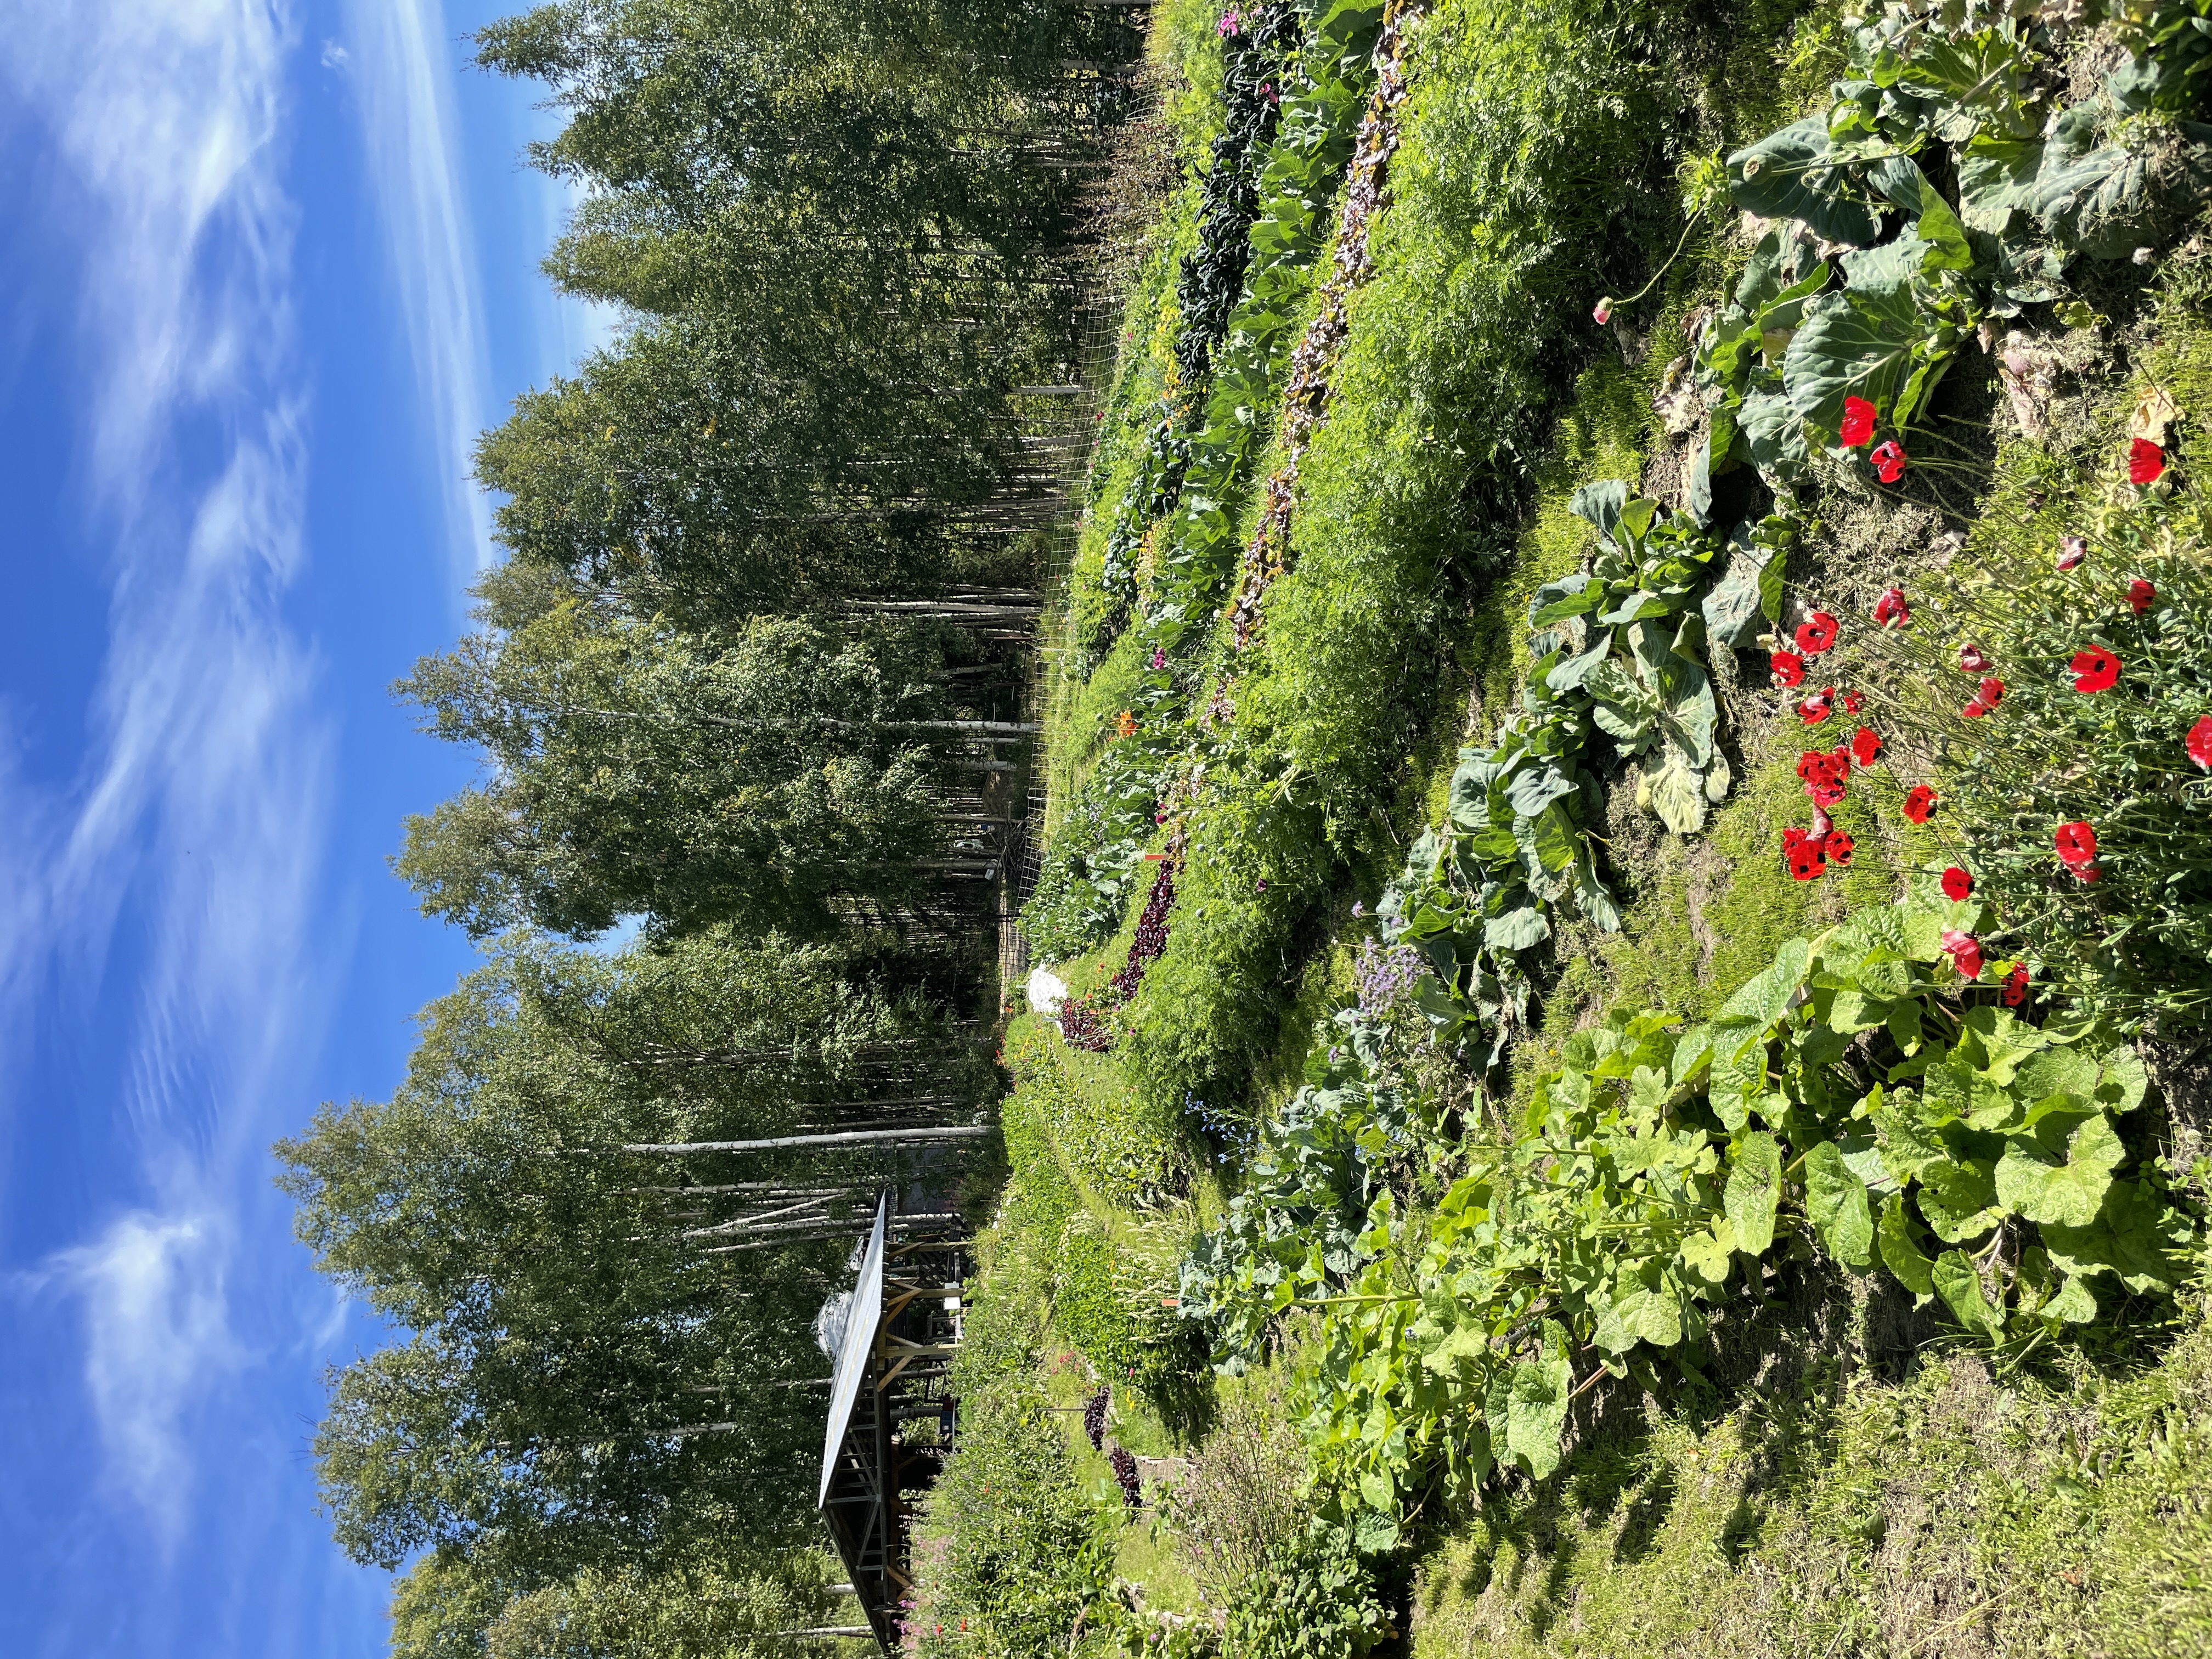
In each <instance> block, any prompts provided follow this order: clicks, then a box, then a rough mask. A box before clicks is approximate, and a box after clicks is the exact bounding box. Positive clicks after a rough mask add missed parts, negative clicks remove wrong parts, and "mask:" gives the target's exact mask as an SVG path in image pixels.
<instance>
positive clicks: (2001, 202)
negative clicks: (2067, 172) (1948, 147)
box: [1959, 133, 2043, 235]
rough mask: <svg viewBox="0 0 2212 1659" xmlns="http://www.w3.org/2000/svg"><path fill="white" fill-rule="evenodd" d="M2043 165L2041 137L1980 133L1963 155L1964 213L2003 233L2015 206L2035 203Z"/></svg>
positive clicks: (1973, 222) (1977, 223)
mask: <svg viewBox="0 0 2212 1659" xmlns="http://www.w3.org/2000/svg"><path fill="white" fill-rule="evenodd" d="M2042 165H2043V141H2042V140H2041V139H2039V138H2000V137H1996V136H1994V135H1992V134H1990V133H1976V134H1975V135H1974V137H1972V138H1971V139H1969V140H1968V141H1967V143H1966V149H1965V150H1964V151H1963V152H1962V153H1961V154H1960V157H1959V210H1960V216H1961V217H1962V218H1964V219H1965V221H1966V223H1967V224H1969V225H1971V226H1972V228H1974V229H1976V230H1981V231H1987V232H1989V233H1990V234H1991V235H2001V234H2003V232H2004V229H2005V226H2006V224H2007V222H2008V221H2009V220H2010V219H2011V217H2012V211H2013V210H2014V209H2015V208H2029V207H2033V205H2034V202H2035V178H2036V174H2037V173H2038V172H2039V170H2040V169H2041V167H2042Z"/></svg>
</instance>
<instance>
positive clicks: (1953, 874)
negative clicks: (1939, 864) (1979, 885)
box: [1943, 864, 1974, 904]
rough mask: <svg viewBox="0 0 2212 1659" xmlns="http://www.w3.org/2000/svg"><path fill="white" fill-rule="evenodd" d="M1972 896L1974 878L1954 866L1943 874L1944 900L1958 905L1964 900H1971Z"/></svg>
mask: <svg viewBox="0 0 2212 1659" xmlns="http://www.w3.org/2000/svg"><path fill="white" fill-rule="evenodd" d="M1943 896H1944V897H1945V898H1947V899H1948V900H1950V901H1951V902H1952V903H1954V904H1958V903H1960V902H1963V901H1965V900H1966V899H1970V898H1972V896H1974V878H1972V876H1970V875H1968V874H1967V873H1966V872H1965V871H1964V870H1961V869H1960V867H1959V866H1957V865H1955V864H1954V865H1953V866H1951V867H1950V868H1949V869H1948V870H1946V871H1945V872H1943Z"/></svg>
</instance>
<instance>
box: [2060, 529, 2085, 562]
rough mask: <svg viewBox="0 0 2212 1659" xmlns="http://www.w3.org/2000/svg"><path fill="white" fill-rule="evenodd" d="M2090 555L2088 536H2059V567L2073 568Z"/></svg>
mask: <svg viewBox="0 0 2212 1659" xmlns="http://www.w3.org/2000/svg"><path fill="white" fill-rule="evenodd" d="M2088 556H2089V538H2087V537H2086V536H2061V537H2060V538H2058V568H2060V569H2061V570H2071V569H2073V568H2075V566H2076V565H2078V564H2080V563H2081V561H2082V560H2084V559H2086V558H2087V557H2088Z"/></svg>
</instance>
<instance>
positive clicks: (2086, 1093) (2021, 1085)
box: [2010, 1047, 2097, 1111]
mask: <svg viewBox="0 0 2212 1659" xmlns="http://www.w3.org/2000/svg"><path fill="white" fill-rule="evenodd" d="M2010 1088H2011V1091H2012V1095H2013V1098H2015V1100H2017V1101H2019V1102H2020V1103H2021V1104H2022V1105H2025V1106H2035V1105H2038V1104H2039V1103H2043V1102H2045V1101H2048V1100H2051V1099H2052V1098H2053V1097H2058V1098H2062V1099H2064V1100H2067V1101H2069V1102H2070V1103H2072V1104H2073V1105H2074V1106H2075V1108H2076V1109H2081V1110H2083V1111H2087V1109H2089V1107H2090V1106H2091V1105H2092V1104H2093V1103H2094V1101H2095V1096H2096V1093H2097V1062H2096V1061H2095V1060H2093V1058H2091V1057H2090V1056H2089V1055H2087V1054H2083V1053H2082V1052H2081V1049H2079V1048H2072V1047H2068V1048H2045V1049H2044V1050H2042V1052H2040V1053H2039V1054H2030V1055H2029V1056H2028V1057H2027V1059H2026V1060H2022V1061H2021V1065H2020V1069H2019V1070H2018V1071H2017V1072H2016V1073H2014V1075H2013V1079H2012V1083H2011V1085H2010Z"/></svg>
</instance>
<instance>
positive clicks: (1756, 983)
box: [1715, 939, 1812, 1029]
mask: <svg viewBox="0 0 2212 1659" xmlns="http://www.w3.org/2000/svg"><path fill="white" fill-rule="evenodd" d="M1811 957H1812V946H1811V945H1810V944H1809V943H1808V941H1807V940H1805V939H1786V940H1784V942H1783V945H1782V948H1781V949H1780V950H1779V951H1776V952H1775V955H1774V960H1773V962H1771V963H1769V964H1768V965H1767V967H1766V968H1765V969H1762V970H1761V971H1760V972H1759V973H1758V974H1756V975H1753V977H1752V978H1750V979H1749V980H1747V981H1745V982H1744V984H1743V985H1742V987H1741V988H1739V989H1738V990H1737V992H1736V994H1735V995H1734V996H1732V997H1730V998H1729V1000H1727V1001H1726V1002H1724V1003H1723V1004H1722V1005H1721V1009H1720V1012H1719V1013H1718V1014H1717V1016H1715V1018H1716V1020H1748V1021H1750V1022H1752V1023H1753V1024H1756V1025H1758V1026H1759V1027H1761V1028H1762V1029H1764V1028H1768V1027H1771V1026H1772V1025H1773V1024H1774V1023H1775V1022H1776V1021H1777V1020H1778V1019H1780V1018H1782V1016H1783V1015H1784V1014H1785V1013H1787V1012H1790V1005H1791V1003H1792V1002H1794V1001H1795V1000H1796V995H1797V987H1799V986H1801V985H1802V984H1803V983H1804V982H1805V970H1806V966H1807V964H1808V962H1809V961H1810V959H1811Z"/></svg>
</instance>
